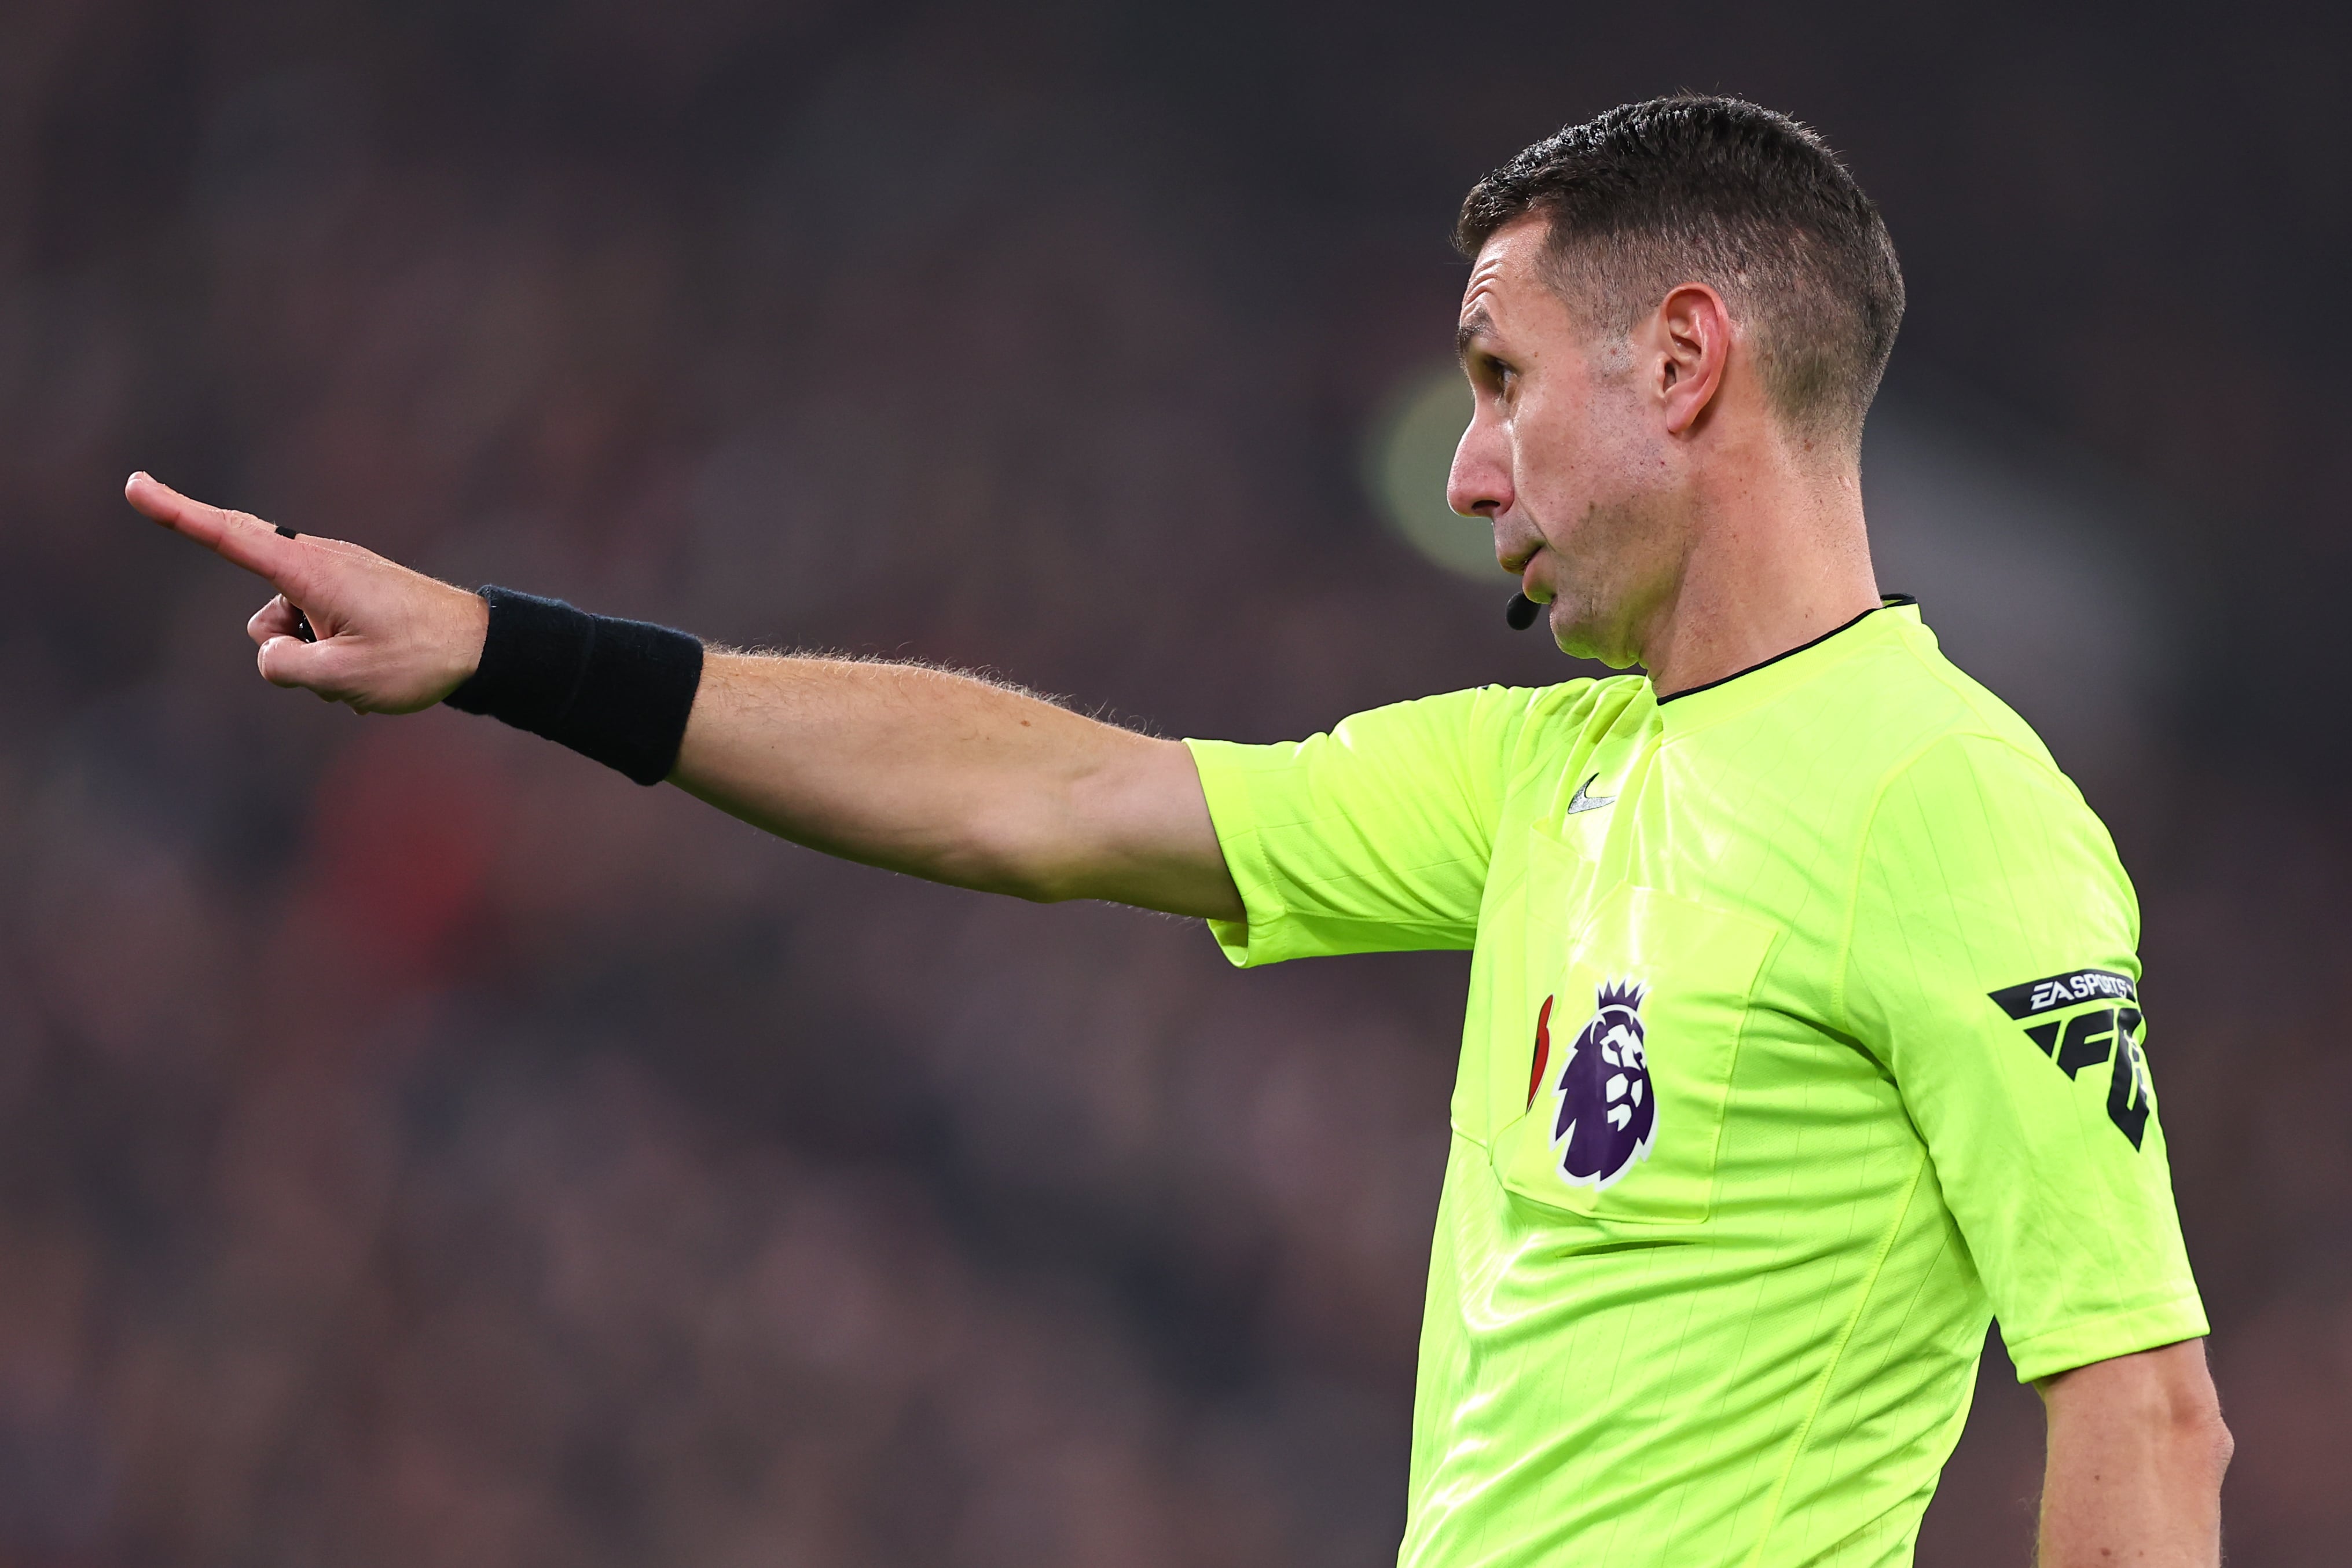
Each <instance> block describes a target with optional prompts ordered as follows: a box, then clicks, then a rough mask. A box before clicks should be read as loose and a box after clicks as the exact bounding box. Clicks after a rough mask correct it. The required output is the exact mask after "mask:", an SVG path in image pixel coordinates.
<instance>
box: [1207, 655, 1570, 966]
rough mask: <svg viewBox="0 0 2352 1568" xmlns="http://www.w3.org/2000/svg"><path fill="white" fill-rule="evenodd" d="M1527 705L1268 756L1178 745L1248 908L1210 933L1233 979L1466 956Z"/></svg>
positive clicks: (1225, 746)
mask: <svg viewBox="0 0 2352 1568" xmlns="http://www.w3.org/2000/svg"><path fill="white" fill-rule="evenodd" d="M1532 695H1534V694H1532V693H1529V692H1526V691H1519V690H1514V689H1510V688H1505V687H1498V686H1486V687H1480V688H1478V689H1476V690H1475V691H1465V692H1453V693H1449V694H1447V695H1444V696H1435V697H1426V698H1423V699H1422V700H1420V701H1418V702H1408V703H1398V704H1395V705H1394V706H1389V707H1383V708H1374V709H1372V710H1370V712H1367V713H1360V714H1358V715H1356V716H1354V717H1352V718H1349V719H1348V720H1346V721H1345V722H1343V723H1341V724H1339V725H1337V726H1335V727H1333V728H1332V729H1331V730H1330V731H1329V732H1328V733H1327V734H1322V735H1317V736H1312V737H1308V738H1307V739H1306V740H1301V741H1297V742H1291V743H1286V744H1283V745H1278V746H1242V745H1236V744H1234V743H1233V742H1231V741H1223V740H1188V741H1186V742H1185V743H1184V744H1185V745H1186V746H1187V747H1191V749H1192V760H1193V764H1194V766H1196V767H1197V768H1199V769H1200V774H1201V789H1202V794H1203V795H1204V796H1205V797H1206V798H1207V800H1208V804H1209V816H1210V820H1211V821H1213V823H1214V825H1215V827H1216V831H1217V842H1218V844H1219V845H1220V846H1221V847H1222V848H1223V851H1224V855H1225V865H1226V868H1227V869H1228V870H1229V871H1231V872H1232V873H1233V878H1234V885H1235V886H1236V887H1238V888H1239V889H1240V890H1241V895H1242V903H1243V905H1244V908H1245V909H1246V910H1247V911H1248V918H1247V919H1246V920H1244V921H1221V920H1213V921H1211V922H1210V923H1209V926H1210V930H1211V931H1212V932H1213V934H1214V935H1215V936H1216V938H1217V943H1218V946H1220V947H1222V948H1223V950H1224V953H1225V956H1227V957H1229V958H1231V959H1232V960H1233V961H1234V963H1235V964H1237V965H1242V966H1244V967H1247V966H1255V965H1259V964H1274V963H1279V962H1281V961H1282V960H1284V959H1286V958H1303V957H1309V956H1318V955H1322V954H1334V953H1370V952H1399V951H1408V950H1412V949H1421V948H1443V947H1454V948H1458V947H1468V946H1471V945H1472V944H1473V943H1474V942H1475V940H1476V938H1477V935H1478V909H1479V904H1480V903H1481V901H1482V899H1483V897H1484V895H1485V892H1486V868H1487V863H1488V862H1489V861H1490V859H1491V858H1492V856H1493V852H1494V834H1495V823H1496V814H1497V812H1498V810H1499V809H1500V805H1501V799H1502V794H1503V788H1504V782H1505V777H1506V774H1507V769H1508V763H1509V757H1510V754H1511V750H1512V747H1513V746H1514V745H1515V743H1516V740H1517V735H1518V731H1519V729H1520V727H1522V725H1523V724H1524V722H1525V716H1526V714H1527V711H1528V706H1529V701H1528V699H1529V698H1530V697H1531V696H1532Z"/></svg>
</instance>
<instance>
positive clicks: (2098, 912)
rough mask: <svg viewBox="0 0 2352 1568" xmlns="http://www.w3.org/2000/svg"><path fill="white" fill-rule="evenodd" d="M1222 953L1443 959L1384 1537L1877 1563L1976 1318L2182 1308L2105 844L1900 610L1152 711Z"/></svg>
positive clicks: (1474, 1560)
mask: <svg viewBox="0 0 2352 1568" xmlns="http://www.w3.org/2000/svg"><path fill="white" fill-rule="evenodd" d="M1190 744H1191V746H1192V751H1193V755H1194V757H1195V758H1197V760H1198V762H1199V764H1200V769H1201V779H1202V785H1203V787H1204V788H1205V789H1206V790H1207V794H1208V800H1209V809H1210V812H1211V815H1212V816H1213V818H1214V820H1215V823H1216V829H1217V835H1218V838H1219V841H1221V843H1222V844H1223V849H1224V852H1225V857H1226V860H1227V862H1228V864H1229V865H1230V866H1231V867H1232V870H1233V873H1234V881H1235V882H1236V883H1238V884H1239V886H1240V888H1241V892H1242V897H1243V900H1244V904H1246V906H1247V908H1248V920H1247V923H1246V925H1240V924H1235V925H1226V924H1223V923H1215V924H1214V930H1215V934H1216V936H1217V938H1218V940H1219V941H1220V942H1221V943H1222V944H1223V946H1224V948H1225V950H1226V952H1227V953H1228V954H1229V955H1230V956H1232V957H1233V958H1234V961H1235V962H1236V963H1240V964H1244V965H1255V964H1267V963H1275V962H1277V961H1279V960H1282V959H1286V958H1297V957H1305V956H1310V955H1315V954H1324V953H1357V952H1366V951H1374V950H1396V949H1402V948H1432V947H1471V948H1474V949H1475V956H1474V958H1473V960H1472V963H1471V971H1470V998H1469V1009H1468V1015H1467V1018H1466V1019H1465V1024H1464V1028H1463V1035H1462V1061H1461V1071H1460V1075H1459V1077H1458V1078H1457V1080H1456V1082H1455V1086H1454V1100H1453V1113H1452V1121H1453V1140H1452V1153H1451V1155H1450V1157H1449V1160H1448V1164H1447V1167H1446V1173H1445V1186H1444V1197H1443V1198H1442V1199H1441V1201H1440V1204H1439V1209H1438V1218H1437V1235H1436V1240H1435V1244H1434V1246H1433V1251H1432V1258H1431V1265H1430V1281H1429V1301H1428V1307H1427V1312H1426V1317H1425V1320H1424V1323H1423V1333H1422V1348H1421V1371H1420V1381H1419V1387H1418V1391H1417V1398H1416V1405H1415V1416H1414V1426H1413V1445H1412V1483H1411V1493H1410V1504H1409V1509H1408V1518H1407V1523H1406V1527H1405V1538H1404V1542H1403V1547H1402V1552H1401V1553H1400V1561H1401V1562H1402V1563H1405V1564H1410V1565H1413V1568H1423V1565H1427V1568H1438V1565H1443V1568H1471V1565H1473V1564H1485V1565H1494V1568H1519V1565H1533V1564H1538V1563H1541V1564H1548V1565H1569V1568H1637V1565H1647V1564H1656V1565H1659V1568H1716V1565H1731V1564H1748V1565H1766V1564H1770V1565H1790V1568H1793V1565H1795V1564H1800V1563H1803V1564H1837V1565H1839V1568H1849V1565H1854V1568H1858V1565H1861V1564H1898V1563H1908V1562H1910V1561H1911V1552H1912V1543H1913V1541H1914V1539H1915V1537H1916V1534H1917V1531H1918V1524H1919V1516H1920V1514H1921V1512H1922V1511H1924V1510H1925V1508H1926V1507H1927V1500H1928V1498H1929V1496H1930V1495H1931V1494H1932V1492H1933V1491H1934V1490H1935V1484H1936V1479H1937V1473H1938V1472H1939V1471H1940V1470H1941V1469H1942V1467H1943V1463H1944V1460H1945V1459H1946V1458H1947V1457H1948V1455H1949V1454H1950V1452H1951V1448H1952V1445H1953V1444H1954V1442H1956V1441H1957V1440H1958V1437H1959V1432H1960V1427H1961V1424H1962V1422H1963V1420H1964V1419H1965V1418H1966V1416H1967V1413H1968V1405H1969V1393H1970V1390H1971V1388H1972V1386H1973V1380H1974V1375H1975V1370H1976V1364H1977V1359H1978V1354H1979V1349H1980V1347H1981V1345H1982V1343H1983V1339H1984V1332H1985V1326H1986V1323H1987V1321H1988V1319H1989V1317H1990V1316H1994V1315H1997V1316H1998V1317H1999V1318H2000V1324H2001V1332H2002V1335H2003V1337H2004V1339H2005V1340H2006V1342H2007V1343H2008V1345H2009V1347H2010V1351H2011V1354H2012V1355H2013V1356H2014V1357H2015V1359H2016V1363H2017V1368H2018V1372H2019V1375H2021V1377H2024V1378H2029V1379H2030V1378H2038V1377H2044V1376H2047V1375H2051V1374H2053V1373H2056V1372H2062V1371H2064V1370H2066V1369H2068V1368H2070V1367H2074V1366H2079V1365H2083V1364H2086V1363H2089V1362H2093V1361H2099V1360H2104V1359H2105V1358H2107V1357H2109V1356H2115V1355H2121V1354H2127V1353H2129V1352H2132V1351H2137V1350H2145V1349H2148V1348H2150V1347H2153V1346H2156V1345H2161V1344H2168V1343H2173V1342H2175V1341H2178V1340H2183V1339H2189V1338H2193V1337H2195V1336H2197V1335H2200V1334H2202V1333H2205V1332H2206V1322H2205V1315H2204V1312H2203V1309H2202V1307H2201V1306H2200V1302H2199V1300H2198V1295H2197V1287H2196V1282H2195V1281H2194V1280H2193V1279H2192V1278H2191V1276H2190V1273H2189V1261H2188V1258H2187V1255H2186V1253H2185V1251H2184V1250H2183V1248H2182V1246H2181V1239H2180V1229H2179V1221H2178V1219H2177V1218H2176V1217H2175V1214H2174V1210H2173V1204H2172V1193H2171V1178H2170V1175H2169V1172H2168V1166H2167V1163H2166V1159H2165V1147H2164V1130H2163V1127H2162V1124H2161V1123H2160V1122H2159V1121H2158V1117H2157V1114H2156V1103H2155V1094H2154V1090H2153V1088H2152V1086H2151V1084H2150V1082H2149V1079H2148V1072H2147V1056H2146V1054H2145V1051H2144V1040H2145V1030H2144V1020H2143V1019H2142V1017H2141V1012H2140V1007H2139V998H2138V994H2137V985H2138V979H2139V964H2138V960H2137V957H2136V956H2135V948H2136V947H2137V939H2138V914H2137V904H2136V903H2135V900H2134V898H2133V895H2132V890H2131V884H2130V883H2129V882H2128V880H2126V877H2125V875H2124V873H2123V868H2122V867H2121V865H2119V864H2118V863H2117V862H2116V853H2115V848H2114V845H2113V843H2112V842H2111V841H2109V839H2108V837H2107V833H2106V831H2105V828H2103V827H2102V826H2101V825H2100V823H2099V821H2098V819H2097V818H2096V817H2095V816H2094V815H2093V814H2092V812H2091V810H2090V809H2089V808H2088V807H2087V806H2086V805H2085V804H2084V801H2083V798H2082V796H2081V794H2080V793H2079V792H2078V791H2077V790H2076V789H2075V788H2074V785H2073V784H2072V783H2071V782H2070V781H2069V780H2068V779H2066V778H2065V776H2064V775H2063V774H2062V773H2060V772H2059V771H2058V768H2057V767H2056V766H2055V765H2054V764H2053V762H2052V761H2051V758H2050V754H2049V752H2048V751H2047V750H2046V749H2045V748H2044V747H2042V743H2041V741H2040V740H2039V739H2038V738H2036V737H2035V736H2034V735H2033V733H2032V730H2031V729H2029V728H2028V727H2026V726H2025V724H2024V722H2023V721H2022V720H2021V719H2019V718H2018V717H2017V716H2016V715H2015V714H2013V713H2011V711H2010V710H2009V709H2008V708H2007V707H2006V706H2003V705H2002V704H2001V703H2000V701H1999V700H1997V699H1996V698H1994V697H1993V696H1992V695H1990V694H1989V693H1988V692H1986V691H1985V690H1984V688H1982V687H1981V686H1979V685H1977V684H1976V683H1975V682H1973V681H1971V680H1969V678H1968V677H1967V676H1966V675H1964V674H1961V673H1960V672H1959V671H1958V670H1957V669H1956V668H1954V667H1953V666H1952V665H1951V664H1950V663H1949V662H1948V661H1947V660H1946V659H1945V658H1944V657H1943V656H1942V654H1941V653H1939V652H1938V651H1937V646H1936V639H1935V636H1934V634H1933V633H1932V632H1929V631H1928V630H1927V628H1926V627H1925V626H1924V625H1922V624H1921V623H1920V621H1919V616H1918V612H1917V611H1916V608H1914V607H1912V606H1910V605H1909V604H1908V603H1907V602H1895V603H1892V604H1890V605H1889V606H1887V607H1886V608H1884V609H1881V610H1878V611H1874V612H1870V613H1868V614H1865V615H1864V616H1862V617H1861V618H1859V619H1858V620H1856V621H1854V622H1851V623H1849V624H1848V625H1846V626H1845V627H1843V628H1841V629H1840V630H1839V631H1837V632H1832V633H1831V634H1830V635H1829V636H1827V637H1824V638H1822V639H1821V640H1820V641H1819V642H1816V643H1811V644H1809V645H1807V646H1806V647H1803V648H1801V649H1799V650H1797V651H1795V652H1794V653H1789V654H1786V655H1784V656H1782V657H1780V658H1779V659H1776V660H1773V661H1771V662H1770V663H1769V664H1764V665H1761V666H1759V667H1758V668H1755V669H1752V670H1749V671H1748V672H1746V673H1744V674H1738V675H1736V676H1733V677H1732V678H1730V679H1729V680H1727V681H1723V682H1720V683H1718V684H1717V685H1711V686H1706V687H1702V688H1699V689H1697V690H1695V691H1690V692H1685V693H1682V694H1678V695H1675V696H1673V697H1670V698H1668V699H1666V700H1665V701H1664V702H1661V701H1660V700H1659V699H1658V698H1657V696H1656V695H1655V694H1654V691H1653V689H1652V688H1651V685H1650V684H1649V682H1648V681H1647V680H1646V679H1643V678H1642V677H1640V676H1621V677H1616V678H1613V679H1608V680H1600V681H1590V680H1580V681H1571V682H1569V683H1567V684H1565V685H1557V686H1549V687H1544V688H1541V689H1539V690H1513V689H1505V688H1500V687H1487V688H1483V689H1480V690H1477V691H1468V692H1457V693H1454V694H1453V695H1446V696H1438V697H1432V698H1429V699H1427V700H1425V701H1421V702H1411V703H1402V704H1399V705H1397V706H1393V707H1387V708H1381V709H1378V710H1376V711H1374V712H1371V713H1366V714H1361V715H1359V716H1356V717H1353V718H1350V719H1349V720H1348V721H1347V722H1346V723H1344V724H1342V725H1340V726H1339V727H1338V728H1336V729H1334V730H1333V731H1332V732H1331V733H1329V734H1328V735H1318V736H1317V737H1314V738H1312V739H1310V740H1306V741H1302V742H1299V743H1297V745H1286V746H1237V745H1233V744H1229V743H1225V742H1218V741H1193V742H1191V743H1190Z"/></svg>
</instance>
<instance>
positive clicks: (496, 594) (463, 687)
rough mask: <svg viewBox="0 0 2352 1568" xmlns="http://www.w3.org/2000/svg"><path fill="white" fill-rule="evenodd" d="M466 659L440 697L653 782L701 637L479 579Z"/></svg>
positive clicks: (680, 717)
mask: <svg viewBox="0 0 2352 1568" xmlns="http://www.w3.org/2000/svg"><path fill="white" fill-rule="evenodd" d="M476 597H477V598H478V600H479V601H481V603H482V606H483V614H482V636H481V642H480V644H479V647H478V652H477V653H476V655H475V660H474V668H473V670H472V671H471V672H470V673H469V674H467V676H466V677H465V679H464V680H462V681H461V682H459V684H458V685H457V688H456V689H455V690H453V691H451V692H450V693H449V695H447V696H446V697H445V698H444V699H443V700H444V701H445V702H446V703H447V704H448V706H451V707H454V708H457V709H458V710H459V711H460V712H464V713H478V714H487V715H488V716H491V717H493V718H496V719H499V720H501V721H502V722H504V723H507V724H510V725H512V726H514V727H516V728H517V729H523V730H528V731H530V733H531V734H533V735H540V736H544V737H547V738H548V739H550V740H552V741H555V742H557V743H558V744H560V745H563V746H568V747H571V748H572V750H574V751H577V752H579V753H581V754H582V755H583V756H584V757H589V758H593V759H595V760H596V761H598V762H602V763H604V765H605V766H606V767H609V768H615V769H617V770H619V771H620V772H622V773H624V774H626V775H627V776H628V777H629V778H630V779H634V780H635V781H636V782H637V783H639V784H658V783H660V782H661V781H662V780H663V779H666V778H667V777H668V776H669V771H670V769H671V768H673V767H674V766H675V765H676V764H677V748H678V743H679V742H680V741H681V740H682V739H683V738H684V737H685V735H686V720H687V716H688V714H689V713H690V712H692V710H693V707H694V694H695V691H696V688H697V687H698V686H699V685H700V684H701V680H702V644H701V643H700V642H698V641H697V640H696V639H695V638H693V637H691V636H689V635H688V634H687V633H686V632H678V631H675V630H672V629H671V628H669V627H667V626H656V625H654V624H652V623H651V622H644V621H623V620H619V619H616V618H614V617H612V616H606V615H592V614H590V613H588V612H586V611H584V610H579V609H575V608H574V607H573V606H572V605H569V604H566V603H564V602H563V601H562V600H556V599H540V598H536V597H534V596H532V595H530V594H528V593H517V592H515V591H513V590H511V589H505V588H497V587H488V588H484V589H483V590H482V591H481V592H480V593H479V594H478V596H476Z"/></svg>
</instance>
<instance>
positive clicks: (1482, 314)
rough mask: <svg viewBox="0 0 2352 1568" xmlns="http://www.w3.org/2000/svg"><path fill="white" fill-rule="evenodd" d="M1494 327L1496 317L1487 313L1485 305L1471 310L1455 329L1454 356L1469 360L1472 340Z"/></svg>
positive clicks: (1482, 335)
mask: <svg viewBox="0 0 2352 1568" xmlns="http://www.w3.org/2000/svg"><path fill="white" fill-rule="evenodd" d="M1494 329H1495V319H1494V318H1493V317H1492V316H1489V315H1487V314H1486V307H1485V306H1484V305H1481V306H1479V307H1478V308H1476V309H1475V310H1473V311H1471V312H1470V314H1469V315H1467V316H1465V317H1464V318H1462V325H1461V326H1459V327H1456V328H1455V329H1454V358H1455V359H1457V360H1467V359H1468V358H1469V357H1470V345H1471V343H1472V341H1474V340H1476V339H1478V338H1481V337H1484V336H1486V334H1488V333H1490V332H1492V331H1493V330H1494Z"/></svg>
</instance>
